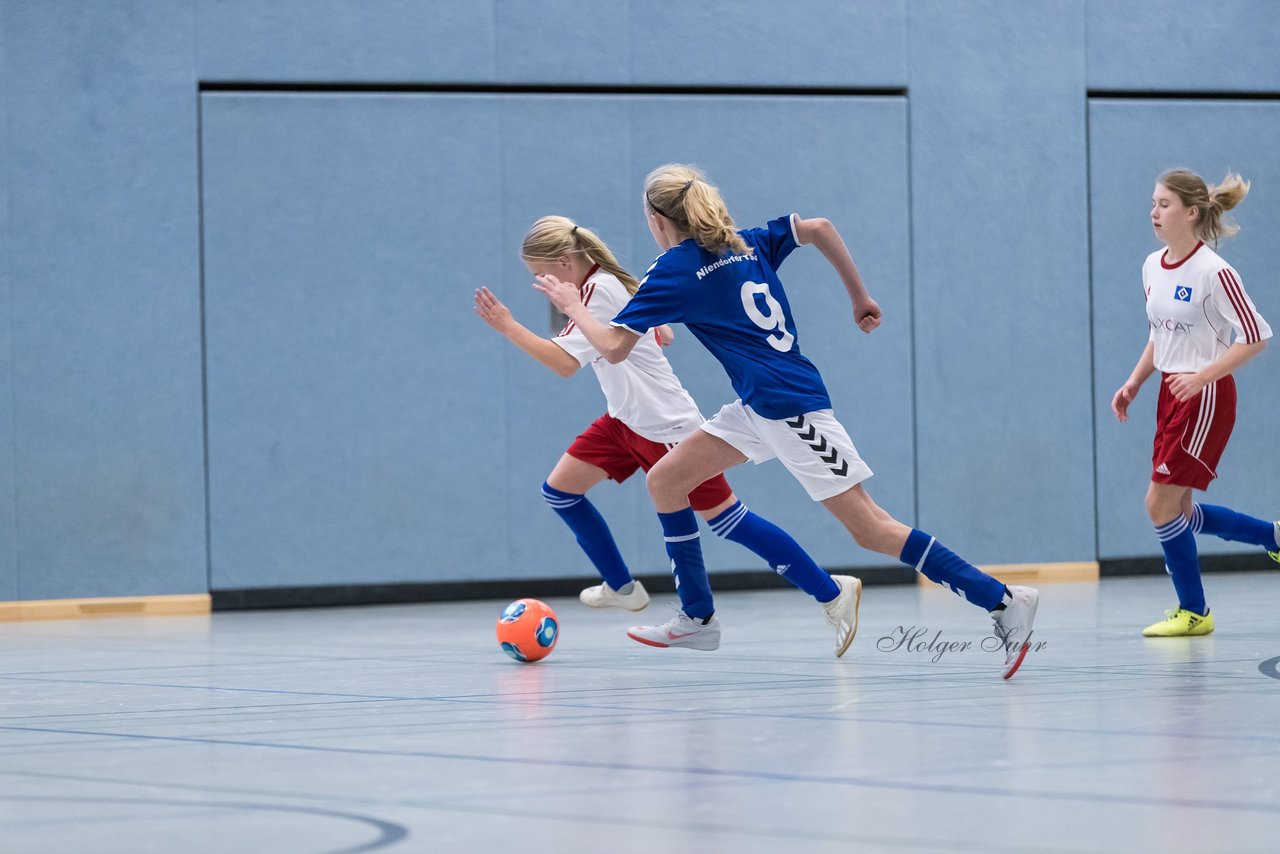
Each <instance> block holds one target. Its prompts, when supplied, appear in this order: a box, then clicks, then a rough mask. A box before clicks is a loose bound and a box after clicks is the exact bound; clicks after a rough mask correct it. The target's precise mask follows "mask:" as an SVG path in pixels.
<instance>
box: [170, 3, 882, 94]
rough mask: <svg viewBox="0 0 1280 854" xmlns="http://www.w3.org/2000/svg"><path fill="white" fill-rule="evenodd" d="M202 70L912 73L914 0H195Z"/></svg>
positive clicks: (854, 80)
mask: <svg viewBox="0 0 1280 854" xmlns="http://www.w3.org/2000/svg"><path fill="white" fill-rule="evenodd" d="M195 3H196V9H197V20H198V35H199V38H198V57H199V70H200V78H201V79H202V80H281V81H313V80H322V81H343V82H360V81H366V82H367V81H375V82H387V81H394V82H434V83H500V82H505V83H561V84H563V83H580V84H632V85H638V84H648V85H682V86H683V85H744V84H754V85H768V86H855V85H856V86H903V85H905V83H906V62H905V53H906V41H907V32H906V15H905V6H906V4H905V0H897V2H880V0H861V1H860V2H851V3H830V2H828V0H793V2H789V3H787V4H786V6H785V9H784V8H783V7H779V6H777V5H776V4H767V3H755V4H753V3H742V2H736V0H714V2H703V3H687V2H684V0H634V2H627V3H617V2H613V3H583V2H574V0H490V2H467V3H457V2H452V0H426V2H423V0H381V2H379V3H377V4H375V5H371V4H369V3H367V2H361V0H275V2H271V3H262V2H259V0H195Z"/></svg>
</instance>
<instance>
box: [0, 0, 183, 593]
mask: <svg viewBox="0 0 1280 854" xmlns="http://www.w3.org/2000/svg"><path fill="white" fill-rule="evenodd" d="M3 8H4V14H5V16H6V40H7V50H6V54H7V55H6V63H5V71H6V74H5V81H4V82H5V85H6V86H7V88H8V92H9V103H8V123H7V130H8V143H7V145H8V152H7V156H6V157H5V166H6V169H7V172H8V180H9V188H8V189H9V192H8V195H9V198H8V204H9V231H10V251H11V255H10V260H9V272H10V273H11V282H12V286H11V287H12V293H11V300H12V303H11V308H12V314H11V316H9V317H6V318H5V320H4V322H5V323H6V324H9V323H11V324H12V327H11V328H12V336H13V337H12V342H11V347H12V352H13V364H12V367H11V370H12V395H13V433H14V436H15V443H16V454H15V456H16V468H17V477H16V491H17V497H18V501H17V507H18V512H19V513H20V515H19V517H18V519H17V530H18V563H19V572H20V576H19V579H20V581H19V590H18V594H19V598H22V599H48V598H62V597H88V596H123V595H135V594H161V593H191V592H203V591H204V590H205V589H206V560H205V548H204V545H205V541H204V473H203V450H202V443H201V387H200V306H199V284H200V282H199V248H198V239H199V237H198V236H199V228H198V217H199V211H198V199H197V172H196V148H197V145H196V143H197V140H196V110H195V102H194V99H193V97H192V93H193V91H194V89H195V85H196V81H195V73H194V65H193V62H192V44H193V39H194V34H193V23H192V13H191V10H190V8H189V7H184V6H183V5H181V4H169V5H163V4H162V5H159V6H158V5H157V4H154V3H149V2H143V0H136V2H135V1H128V0H111V2H68V3H58V4H13V3H10V4H6V5H5V6H4V7H3ZM9 393H10V392H9V390H8V388H6V391H5V394H9Z"/></svg>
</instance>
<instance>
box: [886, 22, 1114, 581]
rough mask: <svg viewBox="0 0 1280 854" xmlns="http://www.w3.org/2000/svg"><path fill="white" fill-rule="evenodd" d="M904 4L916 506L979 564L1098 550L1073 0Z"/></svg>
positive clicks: (925, 522) (1080, 77) (1079, 40)
mask: <svg viewBox="0 0 1280 854" xmlns="http://www.w3.org/2000/svg"><path fill="white" fill-rule="evenodd" d="M910 11H911V169H912V217H913V228H912V234H913V242H914V246H915V249H914V260H915V266H914V280H915V311H916V349H915V353H916V417H917V421H916V429H917V440H918V441H917V464H918V469H919V482H918V489H919V494H920V499H919V501H920V503H919V508H920V521H921V523H922V527H924V528H925V529H926V530H929V531H930V532H931V533H934V534H936V535H937V536H938V537H940V538H941V539H942V540H943V541H944V542H947V543H948V544H949V545H950V546H951V547H952V548H953V549H955V550H956V551H957V552H959V553H961V554H963V555H965V556H967V557H968V558H969V559H970V560H973V561H975V562H979V563H1022V562H1029V561H1074V560H1090V559H1092V558H1093V556H1094V546H1095V543H1094V508H1093V504H1094V496H1093V470H1092V468H1093V467H1092V455H1093V449H1092V436H1091V433H1092V429H1091V428H1092V413H1091V404H1092V401H1091V393H1092V390H1091V387H1090V376H1089V322H1090V321H1089V299H1088V294H1089V280H1088V275H1089V269H1088V259H1087V255H1086V253H1085V251H1084V247H1085V246H1086V245H1087V228H1088V215H1087V210H1088V207H1087V197H1086V189H1085V180H1086V165H1085V130H1084V124H1085V122H1084V120H1085V117H1084V100H1083V99H1082V98H1081V92H1082V91H1083V88H1084V67H1083V59H1082V58H1083V51H1084V47H1083V38H1084V21H1083V7H1081V6H1080V5H1079V4H1074V3H1061V2H1034V3H1020V4H1009V3H997V2H983V3H965V4H954V3H947V2H918V3H912V4H911V7H910ZM993 43H995V44H998V46H999V49H993Z"/></svg>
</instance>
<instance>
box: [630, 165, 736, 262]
mask: <svg viewBox="0 0 1280 854" xmlns="http://www.w3.org/2000/svg"><path fill="white" fill-rule="evenodd" d="M644 197H645V201H646V203H647V204H648V205H649V208H650V209H651V210H653V211H654V212H655V213H658V214H661V215H662V216H664V217H666V218H667V219H669V220H671V222H672V223H673V224H674V225H675V226H676V228H678V229H680V230H681V231H684V232H687V233H688V234H689V235H691V236H692V237H693V239H694V240H695V241H697V243H698V245H699V246H701V247H702V248H703V249H705V250H707V251H708V252H710V253H711V254H713V255H728V254H730V253H733V254H736V255H748V254H750V252H751V250H750V248H748V246H747V242H746V241H745V240H743V239H742V235H740V234H738V227H737V226H736V225H734V223H733V217H731V216H729V209H728V208H727V207H725V203H724V199H723V198H722V197H721V196H720V191H719V190H718V189H716V187H715V186H714V185H713V184H710V183H708V182H707V179H706V178H705V177H703V175H702V173H701V172H699V171H698V170H697V169H696V168H694V167H693V166H686V165H684V164H681V163H668V164H667V165H665V166H659V167H658V168H657V169H654V170H653V171H652V172H650V173H649V176H648V177H647V178H645V180H644Z"/></svg>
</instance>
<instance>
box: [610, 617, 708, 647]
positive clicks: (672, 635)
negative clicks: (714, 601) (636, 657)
mask: <svg viewBox="0 0 1280 854" xmlns="http://www.w3.org/2000/svg"><path fill="white" fill-rule="evenodd" d="M627 637H629V638H631V639H632V640H633V641H639V642H640V643H643V644H648V645H649V646H661V647H668V646H687V647H689V649H702V650H713V649H719V648H720V621H719V620H717V619H716V615H715V614H712V615H711V616H710V617H708V618H707V620H706V622H705V623H704V622H703V621H702V620H695V619H694V618H692V617H690V616H687V615H686V614H685V612H684V611H677V612H676V615H675V616H674V617H672V618H671V619H670V620H667V621H666V622H665V623H663V624H662V625H660V626H632V627H631V628H629V629H627Z"/></svg>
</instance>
